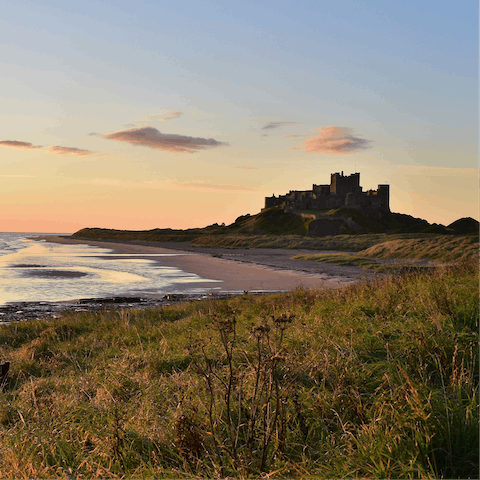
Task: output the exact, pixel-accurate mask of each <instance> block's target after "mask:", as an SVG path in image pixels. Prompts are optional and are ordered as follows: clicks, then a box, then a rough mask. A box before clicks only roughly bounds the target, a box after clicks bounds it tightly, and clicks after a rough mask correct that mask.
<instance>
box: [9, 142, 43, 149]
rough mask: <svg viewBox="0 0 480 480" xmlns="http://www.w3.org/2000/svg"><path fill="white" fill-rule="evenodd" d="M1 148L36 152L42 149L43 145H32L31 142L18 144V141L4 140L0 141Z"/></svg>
mask: <svg viewBox="0 0 480 480" xmlns="http://www.w3.org/2000/svg"><path fill="white" fill-rule="evenodd" d="M0 146H2V147H10V148H19V149H21V150H36V149H39V148H42V147H41V145H32V144H31V143H29V142H18V141H17V140H2V141H0Z"/></svg>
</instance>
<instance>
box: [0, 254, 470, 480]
mask: <svg viewBox="0 0 480 480" xmlns="http://www.w3.org/2000/svg"><path fill="white" fill-rule="evenodd" d="M478 293H479V292H478V262H472V263H469V264H467V263H463V264H459V265H456V266H453V267H449V268H439V269H437V270H436V271H435V272H434V274H410V275H402V276H396V277H389V278H387V279H379V280H376V281H372V282H369V283H360V284H355V285H352V286H350V287H347V288H345V289H339V290H301V289H300V290H297V291H294V292H291V293H287V294H276V295H269V296H252V295H248V294H247V295H243V296H241V297H236V298H232V299H229V300H205V301H201V302H192V303H186V304H182V305H177V306H172V307H165V308H162V309H156V310H148V311H119V312H111V313H108V312H105V313H101V314H90V313H84V312H79V313H77V314H69V315H64V316H62V317H61V318H58V319H55V320H52V321H27V322H19V323H15V324H10V325H1V326H0V352H1V353H0V358H1V359H4V360H7V359H8V360H10V361H11V362H12V363H11V372H10V376H9V380H8V384H7V385H6V387H5V388H4V389H3V391H2V392H1V393H0V401H1V404H2V408H1V409H0V438H1V445H2V449H1V453H0V455H1V462H0V477H2V478H65V477H69V478H118V477H127V478H205V477H207V478H214V477H215V478H217V477H227V476H228V477H235V478H259V477H267V476H268V477H269V478H270V477H273V478H285V477H294V478H313V477H316V478H353V477H362V478H364V477H369V478H478V475H479V464H478V453H479V435H478V433H479V431H478V421H479V415H478V412H479V410H478V408H479V405H478V376H479V369H478V365H479V364H478V317H479V309H478V306H479V305H478Z"/></svg>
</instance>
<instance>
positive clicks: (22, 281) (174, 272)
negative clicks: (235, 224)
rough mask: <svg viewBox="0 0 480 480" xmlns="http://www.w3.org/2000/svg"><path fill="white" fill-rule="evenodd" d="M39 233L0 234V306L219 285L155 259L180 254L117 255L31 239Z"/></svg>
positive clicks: (191, 291)
mask: <svg viewBox="0 0 480 480" xmlns="http://www.w3.org/2000/svg"><path fill="white" fill-rule="evenodd" d="M49 235H62V234H49ZM40 236H45V234H44V233H43V234H42V233H10V232H9V233H0V305H5V304H9V303H12V302H64V301H75V300H76V299H80V298H104V297H114V296H115V297H118V296H157V295H162V294H170V293H176V292H181V293H188V294H201V293H204V292H208V291H212V290H215V289H216V288H220V287H219V286H218V285H219V281H218V280H212V279H204V278H201V277H199V276H198V275H195V274H193V273H189V272H185V271H183V270H181V269H179V268H175V267H171V266H164V265H162V263H161V258H158V257H162V256H174V255H183V254H176V253H175V254H138V255H135V254H118V253H114V251H113V250H111V249H107V248H99V247H96V246H90V245H82V244H77V245H66V244H60V243H51V242H48V241H45V240H35V238H36V237H40ZM156 260H157V261H156Z"/></svg>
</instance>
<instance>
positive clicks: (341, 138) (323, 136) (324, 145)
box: [294, 127, 370, 155]
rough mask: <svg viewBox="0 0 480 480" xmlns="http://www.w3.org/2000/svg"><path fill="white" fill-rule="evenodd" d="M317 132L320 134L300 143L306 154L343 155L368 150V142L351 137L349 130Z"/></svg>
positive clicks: (344, 128) (326, 128) (343, 128)
mask: <svg viewBox="0 0 480 480" xmlns="http://www.w3.org/2000/svg"><path fill="white" fill-rule="evenodd" d="M317 130H319V131H320V133H318V134H317V135H314V136H313V137H311V138H309V139H308V140H305V141H304V142H303V143H302V146H303V148H304V149H305V151H306V152H308V153H328V154H330V155H344V154H347V153H353V152H357V151H359V150H366V149H367V148H369V144H370V140H365V139H364V138H359V137H355V136H353V135H352V133H351V130H350V129H349V128H346V127H323V128H317ZM294 149H296V148H295V147H294Z"/></svg>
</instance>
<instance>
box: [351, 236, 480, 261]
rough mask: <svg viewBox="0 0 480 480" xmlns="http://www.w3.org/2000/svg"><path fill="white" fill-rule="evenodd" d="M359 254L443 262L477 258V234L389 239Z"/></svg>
mask: <svg viewBox="0 0 480 480" xmlns="http://www.w3.org/2000/svg"><path fill="white" fill-rule="evenodd" d="M359 254H360V255H363V256H365V257H376V258H409V259H415V260H419V259H428V260H438V261H444V262H452V261H463V260H468V259H478V236H473V235H468V236H459V237H451V236H448V235H438V236H434V237H432V238H413V239H410V240H408V239H402V240H390V241H387V242H384V243H381V244H377V245H374V246H372V247H370V248H367V249H366V250H363V251H362V252H359Z"/></svg>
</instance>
